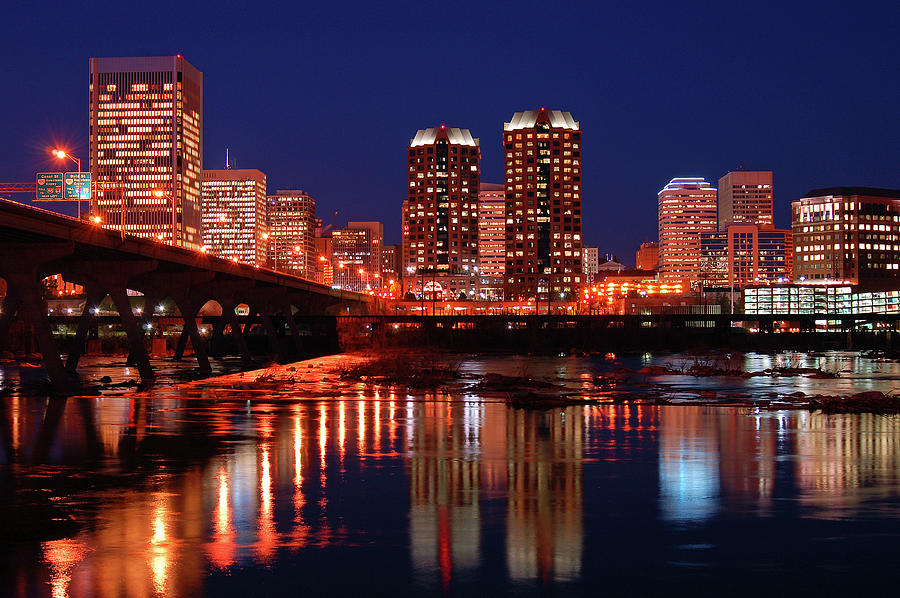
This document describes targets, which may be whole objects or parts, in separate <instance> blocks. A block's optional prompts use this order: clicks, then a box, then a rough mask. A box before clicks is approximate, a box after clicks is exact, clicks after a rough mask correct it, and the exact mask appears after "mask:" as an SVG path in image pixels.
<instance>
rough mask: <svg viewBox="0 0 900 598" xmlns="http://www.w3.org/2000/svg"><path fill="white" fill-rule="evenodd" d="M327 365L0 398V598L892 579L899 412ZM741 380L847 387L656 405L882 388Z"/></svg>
mask: <svg viewBox="0 0 900 598" xmlns="http://www.w3.org/2000/svg"><path fill="white" fill-rule="evenodd" d="M341 359H342V358H341V357H328V358H321V359H318V360H312V361H310V362H303V363H300V364H295V365H293V366H286V367H282V368H279V369H278V370H277V371H279V372H281V373H282V374H284V373H286V372H292V373H293V374H292V375H294V376H296V377H297V378H298V379H300V378H303V379H308V380H310V383H309V384H308V385H307V386H305V387H303V388H302V389H300V390H291V389H277V388H271V389H267V388H266V387H265V385H262V386H261V387H260V388H255V387H257V386H259V385H257V384H256V383H255V381H254V376H255V374H254V373H248V374H246V375H245V376H244V377H243V378H241V376H240V375H238V376H235V375H232V376H230V377H227V378H221V377H220V378H213V379H210V380H207V381H201V382H190V383H183V380H181V379H180V378H183V376H180V377H179V376H178V375H177V371H176V370H172V371H170V372H169V373H168V374H167V376H169V377H170V378H172V379H174V378H179V381H180V382H182V383H181V384H179V385H178V386H171V385H165V384H164V385H162V386H161V387H159V388H157V389H154V390H151V391H149V392H133V391H124V390H121V389H120V390H117V391H116V393H123V392H125V393H129V394H126V395H125V396H109V395H110V394H113V393H108V394H107V396H93V397H72V398H69V399H52V400H51V399H47V398H44V397H40V396H29V395H27V394H22V393H12V394H10V395H8V396H5V397H2V399H0V404H2V412H0V423H2V428H0V434H2V441H3V444H2V449H0V505H2V507H3V508H2V510H0V512H2V514H0V557H2V558H0V593H5V594H6V595H10V596H54V597H63V596H72V597H81V596H97V597H107V596H110V597H111V596H127V597H131V596H134V597H144V596H202V595H209V596H268V595H270V596H286V595H301V594H305V595H314V596H320V595H345V596H346V595H357V596H381V595H391V596H405V595H424V594H444V595H448V594H452V595H461V596H469V595H476V594H478V595H535V594H543V595H546V594H559V595H569V594H581V595H584V594H591V595H596V594H607V595H609V594H612V595H647V594H651V595H653V594H662V593H669V594H688V593H697V594H723V593H727V594H729V595H735V594H741V595H743V594H758V593H760V592H766V593H767V594H776V595H785V594H801V593H802V594H806V593H810V592H814V591H819V592H820V593H825V594H833V593H839V592H845V591H854V592H858V591H866V590H875V589H879V588H882V591H883V588H885V587H889V584H892V583H895V582H896V581H897V580H898V573H897V570H896V567H895V561H896V558H895V551H896V546H897V544H898V541H900V418H898V417H897V416H884V415H870V414H861V415H860V414H854V415H847V414H842V415H825V414H821V413H815V412H813V413H810V412H808V411H801V410H785V411H778V410H763V411H760V410H757V409H755V408H752V407H750V406H748V407H746V408H743V407H722V406H716V405H690V404H680V405H653V404H631V405H629V404H626V405H608V404H607V405H578V406H569V407H562V408H555V409H550V410H546V411H530V410H519V409H512V408H509V407H507V406H506V405H505V403H504V402H503V401H502V400H500V399H497V398H490V397H483V396H479V395H478V393H477V392H468V391H459V390H458V389H457V390H453V391H436V392H412V393H410V392H407V391H406V390H394V391H391V390H386V389H377V388H373V387H371V386H366V385H363V384H360V383H353V382H342V381H339V380H337V378H336V376H335V375H334V374H333V373H331V371H332V368H333V367H334V366H335V364H336V363H339V362H340V360H341ZM691 359H695V358H692V357H688V356H679V355H676V356H657V357H654V356H649V355H644V356H631V357H622V358H621V359H618V358H616V357H615V356H608V357H607V358H593V359H589V358H575V357H558V358H522V357H463V356H461V357H460V358H459V366H460V370H461V371H462V372H463V373H469V374H477V373H484V372H488V371H490V372H497V373H505V374H508V375H523V374H525V373H527V374H528V375H530V376H533V377H539V378H545V379H554V380H558V381H561V382H562V383H565V384H568V385H571V386H572V387H577V386H578V384H579V380H581V379H584V378H585V377H589V376H592V375H593V374H595V373H596V372H597V371H602V370H604V369H610V368H613V367H619V366H621V365H625V366H639V365H641V364H650V363H657V364H658V363H673V364H675V363H678V362H679V361H680V360H685V361H689V360H691ZM741 359H745V360H751V361H750V362H748V363H747V364H745V365H746V367H747V368H748V369H752V370H756V369H764V368H765V367H771V365H773V364H774V362H775V361H777V360H779V359H781V360H789V361H790V362H791V364H793V365H810V364H818V365H823V362H822V361H821V360H826V361H825V362H824V364H825V365H828V367H829V368H831V369H832V370H833V371H837V372H843V373H842V374H841V375H840V377H839V378H837V379H814V380H811V379H808V378H801V377H790V378H784V377H783V378H780V379H773V378H752V379H749V380H744V381H735V380H733V379H694V378H690V377H687V376H684V377H682V376H674V377H672V378H673V379H672V380H671V384H672V386H673V388H674V389H675V391H677V392H683V393H688V394H689V393H690V392H691V391H693V390H696V389H697V388H703V389H706V388H717V389H719V390H720V391H722V392H728V391H730V390H735V387H736V386H742V387H743V388H741V389H738V390H741V392H745V391H747V390H748V388H747V385H750V386H751V387H753V388H752V389H751V390H752V392H757V393H769V392H788V391H790V390H794V389H801V390H807V391H810V392H813V391H816V392H819V391H822V390H829V389H837V391H840V392H845V391H847V390H850V391H856V390H868V389H881V390H890V389H892V388H895V387H896V385H897V378H898V376H900V371H898V365H897V363H895V362H883V361H876V360H871V359H865V358H862V357H860V356H859V355H857V354H850V353H839V354H838V353H835V354H828V355H823V356H807V355H790V356H775V357H772V356H763V355H759V356H757V355H750V356H746V357H742V358H741ZM101 370H102V371H101ZM107 371H108V372H115V375H116V376H118V378H117V379H124V378H127V377H128V376H129V374H128V373H124V372H123V371H122V368H121V367H119V368H118V369H116V368H115V367H113V368H105V369H104V368H99V369H98V373H106V372H107ZM26 375H27V374H26ZM110 375H112V373H111V374H110ZM5 376H6V377H7V379H10V378H13V377H16V376H18V374H16V373H14V372H10V371H9V370H7V371H6V373H5ZM236 380H237V382H236Z"/></svg>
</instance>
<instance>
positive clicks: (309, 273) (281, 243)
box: [267, 189, 316, 280]
mask: <svg viewBox="0 0 900 598" xmlns="http://www.w3.org/2000/svg"><path fill="white" fill-rule="evenodd" d="M267 201H268V205H267V207H268V217H267V220H268V223H269V231H268V233H269V238H268V242H269V244H270V248H271V249H270V253H271V263H270V264H269V265H270V267H272V268H274V269H275V270H279V271H281V272H288V273H290V274H294V275H296V276H300V277H302V278H306V279H309V280H315V277H316V271H315V264H314V262H315V260H316V200H315V199H313V198H312V197H311V196H310V195H309V193H307V192H306V191H301V190H299V189H293V190H279V191H276V192H275V193H274V194H273V195H270V196H269V197H268V200H267Z"/></svg>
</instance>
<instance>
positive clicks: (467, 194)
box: [403, 125, 481, 273]
mask: <svg viewBox="0 0 900 598" xmlns="http://www.w3.org/2000/svg"><path fill="white" fill-rule="evenodd" d="M407 159H408V169H409V170H408V173H409V193H408V196H407V199H406V200H405V201H404V202H403V268H404V270H406V269H407V268H412V269H413V270H415V271H419V272H422V271H429V272H430V271H442V272H448V273H458V272H462V271H463V270H464V269H465V270H467V269H469V268H472V267H473V266H477V265H478V180H479V169H480V162H481V149H480V148H479V146H478V139H475V138H473V137H472V134H471V133H470V132H469V130H468V129H459V128H456V127H447V126H445V125H441V126H440V127H434V128H430V129H421V130H419V131H418V132H416V136H415V137H414V138H413V139H411V140H410V143H409V148H408V156H407Z"/></svg>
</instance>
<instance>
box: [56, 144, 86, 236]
mask: <svg viewBox="0 0 900 598" xmlns="http://www.w3.org/2000/svg"><path fill="white" fill-rule="evenodd" d="M50 153H51V154H53V155H54V156H56V157H57V158H58V159H60V160H65V159H66V158H68V159H69V160H71V161H72V162H75V164H76V165H78V192H77V193H78V199H77V200H76V201H75V205H77V206H78V219H79V220H81V188H82V186H81V159H80V158H76V157H75V156H73V155H72V154H70V153H69V152H67V151H66V150H61V149H55V150H50Z"/></svg>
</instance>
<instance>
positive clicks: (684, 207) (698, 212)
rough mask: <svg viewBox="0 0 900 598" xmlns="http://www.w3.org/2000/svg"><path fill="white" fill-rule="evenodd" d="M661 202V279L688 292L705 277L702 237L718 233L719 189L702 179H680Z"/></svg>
mask: <svg viewBox="0 0 900 598" xmlns="http://www.w3.org/2000/svg"><path fill="white" fill-rule="evenodd" d="M657 200H658V215H659V265H660V279H661V280H663V281H664V282H669V283H679V282H680V283H681V284H682V285H683V286H684V288H685V289H687V288H689V287H690V286H691V285H692V284H694V283H696V282H697V281H699V280H700V277H701V271H700V262H701V256H700V235H701V233H711V232H715V231H716V189H715V188H714V187H711V186H710V184H709V183H708V182H706V181H705V180H704V179H703V178H702V177H678V178H674V179H672V180H671V181H669V184H668V185H666V186H665V187H663V189H662V190H661V191H660V192H659V195H658V197H657Z"/></svg>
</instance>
